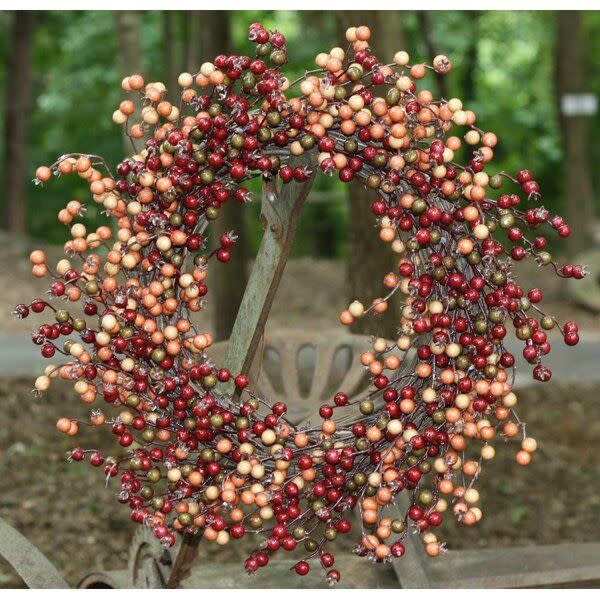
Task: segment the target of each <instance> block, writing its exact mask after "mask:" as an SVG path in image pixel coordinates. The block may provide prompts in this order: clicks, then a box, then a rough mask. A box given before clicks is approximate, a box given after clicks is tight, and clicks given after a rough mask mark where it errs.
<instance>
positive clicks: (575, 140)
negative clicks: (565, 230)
mask: <svg viewBox="0 0 600 600" xmlns="http://www.w3.org/2000/svg"><path fill="white" fill-rule="evenodd" d="M556 19H557V26H558V27H557V39H556V92H557V98H558V102H559V110H560V102H561V98H562V97H563V95H564V94H580V93H584V92H586V59H585V40H584V37H583V31H582V27H581V13H579V12H576V11H556ZM559 114H560V117H559V121H560V127H561V132H562V137H563V147H564V152H565V156H564V168H565V181H564V185H565V192H564V193H565V197H566V210H565V214H566V219H567V223H568V224H569V225H570V226H571V230H572V234H571V237H569V238H568V239H567V252H568V254H569V258H570V259H572V258H574V256H575V255H576V254H577V253H578V252H581V251H582V250H585V249H586V248H589V246H590V243H591V241H592V230H591V226H592V225H593V223H594V217H595V215H594V192H593V189H592V179H591V175H590V169H589V131H590V125H591V119H590V117H589V116H586V115H574V116H566V115H564V114H563V113H562V111H560V113H559Z"/></svg>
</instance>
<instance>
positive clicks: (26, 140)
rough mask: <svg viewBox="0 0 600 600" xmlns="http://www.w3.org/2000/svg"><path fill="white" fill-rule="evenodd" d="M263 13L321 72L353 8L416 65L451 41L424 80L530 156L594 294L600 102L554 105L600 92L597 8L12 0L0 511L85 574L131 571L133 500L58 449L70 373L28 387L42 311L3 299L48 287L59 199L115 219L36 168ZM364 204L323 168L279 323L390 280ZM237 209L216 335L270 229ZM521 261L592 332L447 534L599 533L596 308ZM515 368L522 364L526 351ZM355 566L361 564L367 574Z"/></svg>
mask: <svg viewBox="0 0 600 600" xmlns="http://www.w3.org/2000/svg"><path fill="white" fill-rule="evenodd" d="M253 21H262V22H263V23H264V24H265V25H266V26H267V27H269V28H276V27H277V28H279V29H280V30H281V31H282V32H283V33H284V34H285V35H286V37H287V39H288V50H289V56H290V64H289V65H288V66H287V68H286V73H287V74H288V76H289V77H290V79H293V78H295V77H296V76H299V75H301V74H302V73H303V72H304V70H305V69H310V68H311V67H312V65H313V64H314V63H313V60H314V56H315V55H316V54H317V53H318V52H321V51H329V50H330V48H332V47H334V46H337V45H339V44H341V43H342V41H343V39H344V32H345V28H346V27H348V26H349V25H358V24H367V25H369V26H370V27H371V29H372V30H373V32H374V35H373V41H374V46H375V50H376V52H377V54H378V55H379V56H380V57H389V58H391V57H392V56H393V54H394V53H395V52H396V51H397V50H399V49H406V50H408V51H409V52H410V54H411V57H412V58H413V60H414V61H415V62H430V61H431V60H432V58H433V57H434V56H435V55H436V54H438V53H443V54H447V55H448V56H449V57H450V58H451V59H452V61H453V64H454V70H453V72H452V73H451V74H450V76H449V77H447V78H445V79H443V80H440V81H438V80H436V79H429V81H430V82H431V85H432V86H434V88H435V92H436V93H437V94H438V95H443V96H444V97H446V98H450V97H453V96H458V97H460V98H462V99H463V100H464V101H465V104H466V105H467V107H468V108H472V109H474V110H475V111H476V112H477V114H478V124H479V125H480V126H481V127H483V128H485V129H486V130H492V131H494V132H496V133H497V134H498V136H499V138H500V144H499V146H498V147H497V148H496V151H495V160H494V168H495V169H497V170H498V171H500V170H508V171H510V172H515V171H517V170H518V169H520V168H523V167H527V168H529V169H531V170H532V171H533V173H534V174H535V177H536V180H537V181H539V182H540V183H541V186H542V193H543V204H544V205H545V206H546V207H547V208H548V209H550V210H551V212H552V213H554V212H562V213H563V214H565V216H566V217H567V219H568V221H569V223H570V224H571V225H572V229H573V235H572V237H571V238H569V240H568V241H567V243H566V244H565V243H564V240H561V243H559V241H558V240H557V239H554V238H550V245H551V250H552V251H553V253H555V254H556V257H557V259H558V260H559V261H562V260H564V259H565V258H574V257H575V256H577V255H579V254H580V253H581V252H582V251H587V253H588V254H589V252H590V249H592V248H596V250H594V251H593V252H592V254H593V255H594V256H596V259H594V260H593V261H591V263H590V266H591V267H592V273H593V274H594V276H593V277H591V278H589V279H586V280H584V281H582V282H578V284H580V287H581V286H583V285H587V282H588V281H589V285H588V287H587V288H585V290H587V291H584V296H585V299H586V301H587V300H589V299H590V298H592V297H593V298H595V302H596V306H597V307H598V310H600V279H599V278H598V273H599V272H600V228H598V226H597V225H596V217H597V215H598V212H599V204H600V169H598V168H595V165H597V164H599V163H600V144H598V142H597V140H598V139H599V138H600V115H599V114H598V113H597V112H595V113H594V112H593V111H592V114H588V115H579V116H566V115H564V114H563V113H562V111H561V108H560V107H561V101H560V99H561V97H562V96H564V95H565V94H581V93H589V94H593V95H600V60H599V57H600V12H579V13H578V12H553V11H546V12H533V11H522V12H506V11H497V12H486V11H479V12H457V11H448V12H417V11H403V12H393V13H392V12H375V11H367V12H348V11H346V12H336V11H327V12H296V11H250V10H249V11H236V12H198V11H169V12H163V11H160V12H131V11H121V12H112V11H97V12H96V11H94V12H89V11H88V12H86V11H76V12H64V11H46V12H17V11H10V12H8V11H6V12H0V86H1V88H2V93H0V128H1V129H2V131H1V132H0V178H1V181H2V186H1V188H0V215H1V216H0V405H1V406H2V411H0V481H2V492H1V493H0V515H1V516H2V517H3V518H5V519H7V520H8V521H9V522H10V523H11V524H12V525H14V526H15V527H16V528H17V529H18V530H19V531H21V532H22V533H23V534H24V535H26V536H27V537H28V538H29V539H30V540H31V541H32V542H33V543H34V544H35V545H37V546H38V547H39V548H40V549H41V550H42V551H43V552H44V553H45V554H46V556H48V557H49V558H50V559H51V560H52V561H53V562H54V564H55V565H56V566H57V567H58V568H59V569H60V570H61V573H63V575H64V576H65V577H67V579H68V580H69V582H70V583H73V584H76V583H77V581H78V580H79V579H80V578H81V576H82V575H83V574H85V573H86V572H89V571H90V570H94V569H95V570H98V569H102V568H109V569H115V568H123V566H124V564H125V563H126V561H127V556H128V544H129V541H130V539H131V534H132V530H133V525H132V524H131V522H130V520H129V517H128V516H127V511H123V510H119V509H118V508H115V504H114V502H113V501H112V500H113V498H114V494H115V490H114V487H109V488H107V489H104V488H103V486H101V485H99V474H98V473H97V472H95V471H94V470H92V469H89V468H87V467H86V466H85V465H83V464H68V463H66V461H65V460H64V456H65V452H66V451H67V450H68V449H69V448H71V446H72V442H71V441H70V438H66V437H64V436H61V437H59V436H58V434H57V433H56V431H55V430H54V427H53V426H52V423H53V422H54V421H55V420H56V418H57V416H59V415H63V414H65V415H72V414H73V411H74V403H73V396H72V393H70V391H69V388H68V386H66V385H62V386H57V387H56V388H53V389H52V390H51V393H50V394H49V395H48V396H47V397H46V396H44V398H43V399H40V400H31V396H30V394H29V392H30V389H31V381H32V379H31V376H30V374H29V371H33V370H39V369H41V368H42V364H43V361H42V359H41V357H39V354H38V352H37V350H39V349H36V348H37V347H35V346H33V345H32V344H30V343H29V341H28V340H27V337H28V336H27V332H28V331H30V330H31V327H32V326H35V325H36V324H37V325H39V324H40V323H41V322H42V321H40V320H38V321H35V318H29V319H27V320H26V321H18V320H13V319H12V317H11V315H10V312H11V310H12V308H13V307H14V306H15V305H16V304H17V303H19V302H23V301H25V302H27V301H29V300H30V299H31V298H34V297H36V296H41V295H42V294H44V290H45V289H47V287H48V281H47V280H35V279H34V278H33V277H32V276H31V265H30V264H29V261H28V259H27V257H28V254H29V251H30V250H31V249H32V248H34V247H42V248H44V249H45V251H46V253H47V255H48V257H49V259H50V262H52V261H53V260H55V259H57V258H58V257H62V254H63V250H62V247H61V245H62V243H63V242H64V241H65V237H66V232H65V231H64V229H63V227H62V226H61V225H60V224H59V223H58V222H57V220H56V216H57V213H58V210H59V209H60V208H62V207H63V206H64V205H65V203H66V202H67V201H68V200H70V199H72V198H77V199H79V200H80V201H82V202H86V204H87V206H88V212H87V217H86V220H90V221H91V223H90V225H92V224H93V226H94V227H95V226H97V225H99V224H101V223H102V224H104V223H105V217H103V216H102V215H100V214H99V212H98V211H97V205H96V204H95V203H93V202H88V200H89V198H88V194H89V189H86V188H87V186H86V185H85V184H83V183H82V182H81V180H79V179H78V178H76V177H68V178H63V179H61V180H60V181H58V182H57V181H52V182H51V183H50V184H49V185H46V186H45V187H44V189H43V191H42V190H41V189H40V188H37V187H36V186H35V185H34V184H33V183H32V179H33V177H34V172H35V169H36V167H37V166H39V165H41V164H50V163H52V162H53V161H54V160H55V159H56V158H57V157H58V156H60V155H61V154H63V153H65V152H94V153H96V154H101V155H103V156H104V157H105V158H106V159H107V160H108V162H109V163H112V164H114V163H116V162H118V161H119V160H120V159H121V157H122V155H123V152H124V146H123V140H122V135H121V133H120V130H119V128H117V127H116V126H115V125H114V123H113V122H112V119H111V115H112V112H113V111H114V110H115V108H116V107H117V106H118V103H119V101H120V100H121V99H122V98H123V92H122V91H121V88H120V81H121V79H122V77H123V76H124V75H129V74H131V73H133V72H136V71H138V72H143V73H144V75H145V76H146V77H147V80H151V81H156V80H163V81H165V83H166V85H167V87H169V88H176V87H177V86H176V79H177V75H178V74H179V73H180V72H181V71H183V70H189V71H191V72H195V71H196V70H197V68H198V67H199V65H200V64H201V63H202V62H204V61H205V60H210V59H212V58H213V57H214V56H215V55H216V54H218V53H221V52H235V53H240V54H241V53H246V52H248V51H249V50H250V44H249V43H248V42H247V41H246V31H247V26H248V24H249V23H251V22H253ZM490 174H493V173H490ZM257 191H258V190H257ZM369 204H370V202H369V196H368V195H367V194H366V193H365V192H364V191H363V190H362V189H361V188H360V187H357V186H355V187H352V186H351V187H350V188H348V187H347V186H342V184H341V183H340V182H339V181H338V180H337V178H328V177H324V176H320V177H318V178H317V180H316V184H315V190H314V192H313V193H312V194H311V196H310V200H309V202H308V203H307V204H306V205H305V206H304V208H303V212H302V215H301V219H300V225H299V229H298V232H297V236H296V240H295V242H294V245H293V251H292V258H291V260H290V261H289V262H288V265H287V268H286V271H285V274H284V276H283V279H282V282H281V286H280V289H279V291H278V295H277V297H276V300H275V303H274V305H273V310H272V312H271V314H270V317H269V323H268V325H269V327H275V328H276V327H282V326H283V327H287V328H290V327H292V328H294V327H296V328H298V327H302V328H303V329H305V328H307V327H310V328H319V329H321V330H323V331H333V332H334V334H335V332H336V331H337V330H336V329H333V328H335V327H336V324H337V316H338V314H339V311H340V310H341V308H342V307H343V306H344V304H345V303H346V301H347V300H353V299H354V298H360V299H363V300H365V299H366V300H369V299H371V298H373V297H376V296H378V295H379V294H380V291H381V276H382V274H383V273H384V272H385V269H386V267H385V266H384V265H385V264H386V263H389V262H390V261H391V256H390V254H391V253H389V252H388V249H387V248H386V246H385V245H384V244H382V243H380V241H379V239H378V236H377V235H374V234H373V229H372V226H373V219H372V215H371V213H370V210H369ZM226 207H227V208H225V209H224V210H222V211H221V218H220V219H219V221H218V223H219V226H220V227H221V228H222V229H226V230H229V229H235V230H237V231H239V232H241V233H242V235H241V240H242V241H244V242H245V243H244V245H241V246H240V247H237V253H236V254H235V255H234V260H232V262H231V263H228V264H227V265H215V269H214V273H211V280H212V278H213V277H214V280H212V281H213V284H212V288H211V294H210V295H209V302H208V308H207V313H208V314H207V315H206V317H207V318H208V319H209V321H210V324H207V325H208V328H207V329H208V330H211V331H213V332H215V333H216V337H218V338H220V339H225V338H227V337H228V336H229V332H230V329H231V326H232V323H233V319H234V318H235V314H236V312H237V306H238V303H239V301H240V298H241V296H242V294H243V291H244V287H245V280H246V276H247V273H248V271H249V269H250V267H251V261H252V259H253V257H254V255H255V253H256V250H257V248H258V244H259V242H260V237H261V227H260V221H259V212H260V202H255V203H254V204H252V205H250V206H246V207H244V209H243V210H240V209H239V208H240V207H239V206H237V205H235V204H231V205H226ZM594 253H595V254H594ZM586 262H587V260H586ZM390 267H391V264H390ZM516 270H517V276H518V277H519V278H520V279H521V281H523V282H524V283H525V285H532V284H533V282H534V281H535V285H539V287H540V288H542V289H543V290H544V302H545V307H546V308H547V309H548V312H549V313H550V314H554V315H555V316H557V317H558V318H559V319H560V320H561V321H565V320H569V319H573V318H574V319H576V320H577V321H578V322H579V324H580V326H581V327H582V331H583V332H584V334H585V335H584V336H582V344H580V346H578V347H577V348H575V349H572V348H571V349H568V350H569V351H568V352H566V351H565V350H567V349H566V347H565V346H564V344H562V343H556V344H555V349H554V350H556V357H555V359H554V361H555V362H554V365H556V366H557V367H558V368H557V370H556V372H557V376H556V379H557V380H558V381H553V382H552V383H551V384H550V385H547V386H537V387H536V386H532V387H527V388H524V389H522V390H519V393H520V403H521V404H522V408H523V412H522V413H520V415H521V418H522V419H523V420H524V421H526V422H527V424H528V428H529V427H531V431H532V432H535V435H536V437H538V439H540V442H541V444H542V448H541V451H540V453H539V456H538V457H536V460H535V461H534V462H535V464H532V465H531V467H530V468H529V469H528V470H527V472H526V473H525V474H523V473H521V474H520V476H519V477H516V476H515V475H516V469H518V467H515V465H514V461H513V460H512V456H511V452H510V451H509V452H506V451H503V452H502V453H499V455H500V454H501V455H502V456H501V457H499V460H498V461H497V464H496V465H495V466H494V467H493V473H492V472H490V473H488V475H489V477H486V478H482V481H481V486H482V487H481V491H482V498H483V500H484V502H483V504H484V507H485V511H487V513H486V514H490V515H492V516H491V517H490V518H485V519H484V520H483V521H482V523H481V524H480V525H481V526H480V527H477V528H469V530H468V531H467V530H465V529H464V528H463V529H460V530H459V529H458V528H457V527H454V526H449V532H448V533H449V535H448V540H449V543H450V546H451V547H452V548H461V547H462V548H471V549H473V548H476V547H489V546H490V545H494V546H507V545H520V544H549V543H552V544H555V543H559V542H569V541H572V542H585V541H597V540H599V539H600V520H598V519H595V520H594V519H590V515H593V514H600V490H599V489H598V481H600V463H599V462H598V460H597V457H598V455H599V453H600V412H599V411H600V403H599V402H598V397H599V391H600V386H599V383H598V381H599V380H600V372H599V371H598V368H597V363H598V359H597V356H598V352H599V350H598V349H599V348H600V335H598V332H599V331H600V312H595V313H594V312H590V311H589V310H586V309H583V308H582V307H581V306H578V305H577V304H576V303H574V302H573V301H572V300H568V299H567V298H566V295H565V287H564V284H563V283H562V280H559V279H557V278H556V277H553V273H552V272H551V270H550V269H537V267H536V266H535V265H533V264H532V263H531V262H530V261H523V262H522V263H519V264H518V265H517V268H516ZM583 304H586V302H583ZM397 315H398V311H397V310H396V311H394V310H388V311H387V312H386V313H385V315H384V316H383V318H381V319H379V321H378V323H377V325H376V327H373V323H372V322H369V321H368V320H366V319H363V320H358V321H357V324H358V326H359V327H366V328H367V330H368V331H369V332H373V331H376V332H377V333H379V334H382V335H393V333H394V330H395V329H396V326H397V318H398V317H397ZM39 318H40V319H41V318H42V317H41V316H40V317H39ZM32 321H35V322H32ZM338 329H339V328H338ZM358 331H360V330H358ZM557 341H558V340H557ZM552 368H553V369H554V368H555V367H554V366H553V367H552ZM523 373H524V374H525V375H526V376H527V377H529V374H530V368H528V367H525V369H523ZM565 374H566V375H569V377H565ZM541 387H543V388H544V389H543V390H542V389H541ZM75 410H79V412H80V413H81V412H82V411H85V410H87V409H86V407H85V406H80V407H79V409H75ZM567 417H568V418H567ZM15 424H17V425H18V426H15ZM90 436H91V438H90V437H87V438H86V443H87V444H91V445H93V447H98V448H99V449H101V450H103V451H105V452H107V453H110V452H113V451H114V447H113V446H112V442H111V441H110V440H107V439H106V438H104V437H102V436H101V434H99V433H98V432H96V431H93V432H92V433H91V434H90ZM100 478H101V475H100ZM65 490H68V493H65ZM232 546H234V545H229V546H228V548H227V549H226V550H223V549H222V548H221V547H218V548H216V549H215V548H214V547H212V546H208V549H206V548H204V547H203V548H202V550H201V552H202V553H203V554H201V558H202V560H211V558H212V559H214V558H215V557H217V558H218V560H219V561H221V563H223V564H225V563H226V562H227V561H232V560H238V561H239V560H241V558H240V557H239V556H237V557H234V556H233V555H232V552H233V550H232V549H231V547H232ZM211 553H212V554H211ZM213 564H214V563H213ZM224 568H225V567H224ZM386 568H387V572H388V575H387V578H388V579H386V580H385V581H384V579H381V578H382V577H383V576H382V575H378V577H380V579H379V581H378V585H384V584H385V585H395V584H396V582H395V579H394V575H393V571H392V569H391V567H390V566H389V565H388V566H387V567H386ZM232 572H233V571H232ZM236 573H237V571H236ZM240 573H241V571H240ZM355 573H356V575H357V577H359V578H363V577H365V576H366V575H365V574H366V573H367V571H366V569H363V568H362V567H361V568H360V569H357V570H356V571H355ZM386 581H387V583H385V582H386ZM362 583H363V584H364V581H363V582H362ZM14 585H21V583H19V579H18V577H17V576H16V574H15V573H14V572H13V571H12V570H11V569H10V568H9V567H8V565H6V564H4V563H3V561H2V560H1V559H0V588H2V587H11V586H14Z"/></svg>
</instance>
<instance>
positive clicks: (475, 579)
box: [427, 542, 600, 588]
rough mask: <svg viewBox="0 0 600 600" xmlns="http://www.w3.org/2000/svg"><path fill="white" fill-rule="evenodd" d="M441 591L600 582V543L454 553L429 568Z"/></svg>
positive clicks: (439, 559)
mask: <svg viewBox="0 0 600 600" xmlns="http://www.w3.org/2000/svg"><path fill="white" fill-rule="evenodd" d="M427 571H428V575H429V581H430V583H431V585H432V586H434V587H438V588H518V587H542V586H545V587H548V586H553V585H558V584H566V583H584V582H586V581H595V580H600V543H599V542H589V543H579V544H556V545H547V546H519V547H507V548H485V549H478V550H461V551H450V552H448V554H447V555H445V556H443V557H440V558H437V559H434V560H431V561H430V562H429V564H428V565H427Z"/></svg>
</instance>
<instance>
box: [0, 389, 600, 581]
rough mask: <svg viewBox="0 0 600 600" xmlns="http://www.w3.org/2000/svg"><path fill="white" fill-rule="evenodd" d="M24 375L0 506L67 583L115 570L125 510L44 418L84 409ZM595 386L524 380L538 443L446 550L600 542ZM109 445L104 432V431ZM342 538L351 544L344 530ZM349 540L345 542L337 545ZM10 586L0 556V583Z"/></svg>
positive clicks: (500, 475)
mask: <svg viewBox="0 0 600 600" xmlns="http://www.w3.org/2000/svg"><path fill="white" fill-rule="evenodd" d="M30 387H31V382H30V380H29V379H28V378H17V379H7V378H3V379H1V380H0V406H2V410H1V411H0V481H1V488H0V515H1V516H2V517H3V518H5V519H7V520H8V521H9V522H10V523H11V524H12V525H14V526H15V527H17V528H18V529H19V531H21V532H22V533H23V534H24V535H26V536H27V537H28V538H29V539H30V540H31V542H33V543H34V544H35V545H37V546H38V547H39V548H40V550H41V551H42V552H44V553H45V554H46V556H48V557H49V558H50V559H51V560H52V562H53V563H54V564H55V565H56V566H57V568H58V569H59V570H60V572H61V573H62V574H63V575H64V577H65V578H66V579H67V581H68V582H69V583H70V584H72V585H75V584H76V583H77V582H78V581H79V580H80V578H81V577H82V576H83V575H85V574H86V573H89V572H90V571H93V570H99V569H118V568H123V567H124V565H125V564H126V561H127V558H128V544H129V541H130V539H131V536H132V533H133V531H134V528H135V527H136V526H134V525H133V524H132V523H131V522H130V521H129V519H128V516H127V512H128V511H127V509H126V508H124V507H122V506H120V505H119V504H118V503H117V502H115V500H114V496H115V493H116V486H115V485H114V484H112V485H109V487H108V488H105V487H104V485H103V474H102V472H101V471H100V470H96V469H92V468H91V467H88V466H85V465H83V464H76V463H75V464H73V463H71V464H70V463H67V462H66V460H65V453H66V452H67V451H68V450H69V448H70V447H71V444H72V440H70V439H68V438H65V437H64V436H61V435H60V434H58V433H57V432H56V430H55V428H54V426H53V424H54V422H55V420H56V418H57V416H59V415H65V414H69V415H77V414H79V415H83V413H84V412H85V410H86V409H85V407H83V406H80V405H78V404H77V403H76V402H75V401H74V398H73V396H72V394H71V393H70V392H69V390H68V389H67V388H66V386H61V385H57V386H56V387H53V388H51V390H50V392H49V393H48V395H47V396H45V397H44V398H43V399H35V398H33V397H32V396H31V394H30V393H29V390H30ZM598 392H599V390H598V389H597V388H593V387H590V386H585V385H582V386H575V387H574V386H569V387H568V388H567V387H565V386H560V385H559V384H548V385H547V386H541V385H538V386H535V387H531V388H528V389H526V390H523V391H522V393H521V396H520V398H521V399H520V405H521V409H520V416H521V418H522V419H523V420H524V421H526V422H527V426H528V432H530V433H531V434H532V435H535V437H536V438H538V440H539V441H540V450H539V451H538V453H537V454H536V456H535V458H534V461H533V462H532V464H531V465H530V466H529V467H528V468H526V469H523V468H521V467H518V466H517V465H516V463H515V462H514V460H513V455H514V452H515V450H516V448H515V447H510V446H509V447H500V448H499V449H498V455H497V458H496V460H495V461H493V462H492V463H490V464H489V466H488V467H487V469H486V470H485V472H484V473H483V475H482V478H481V480H480V491H481V495H482V498H481V502H480V504H481V507H482V509H483V511H484V518H483V519H482V521H481V522H480V523H479V524H478V525H477V526H476V527H472V528H464V527H457V526H455V525H454V524H452V523H451V522H450V521H451V519H448V520H447V523H446V524H445V525H443V527H442V529H443V531H444V532H445V534H446V535H445V538H446V539H447V541H448V545H449V547H451V548H474V547H490V546H506V545H515V544H556V543H565V542H584V541H598V540H600V521H599V520H598V519H597V518H595V517H594V515H598V514H600V513H599V511H600V488H599V486H598V481H600V464H599V463H598V461H597V457H598V454H599V453H600V403H598ZM80 437H81V441H80V443H82V444H83V442H84V440H85V446H86V447H100V448H101V449H104V450H106V451H108V452H110V451H114V450H115V448H114V446H113V447H112V448H111V447H110V446H109V445H107V439H106V438H102V437H101V436H100V435H99V432H97V431H94V430H90V431H89V432H85V433H84V434H83V436H80ZM108 443H109V444H111V443H112V440H108ZM346 545H348V546H350V545H351V544H350V536H348V541H347V542H346ZM348 550H350V547H348ZM202 556H204V557H205V558H209V557H210V559H211V560H215V559H216V560H219V562H229V561H236V560H239V559H241V558H242V556H241V552H240V551H239V549H236V545H235V544H230V545H229V546H227V547H226V548H225V549H221V548H217V547H210V548H208V547H205V548H203V550H202ZM17 585H20V582H19V581H18V579H17V577H16V575H15V574H14V573H13V572H12V570H11V569H10V568H9V567H8V566H7V565H6V564H2V563H0V587H13V586H17Z"/></svg>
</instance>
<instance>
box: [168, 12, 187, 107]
mask: <svg viewBox="0 0 600 600" xmlns="http://www.w3.org/2000/svg"><path fill="white" fill-rule="evenodd" d="M180 16H181V15H180V11H177V10H165V11H164V12H163V51H164V57H165V58H164V60H165V75H164V78H165V85H166V86H167V93H168V97H169V99H170V101H171V102H173V103H174V104H175V105H178V104H179V95H180V94H181V90H180V88H179V85H178V83H177V79H178V77H179V74H180V73H181V72H182V71H183V69H184V65H183V59H182V57H181V47H182V45H181V34H182V32H181V31H180V30H179V29H180V28H179V24H180V23H179V21H180V18H179V17H180Z"/></svg>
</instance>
